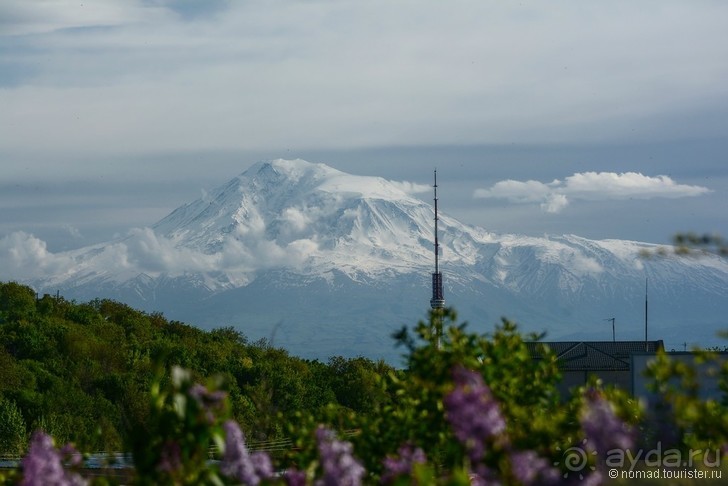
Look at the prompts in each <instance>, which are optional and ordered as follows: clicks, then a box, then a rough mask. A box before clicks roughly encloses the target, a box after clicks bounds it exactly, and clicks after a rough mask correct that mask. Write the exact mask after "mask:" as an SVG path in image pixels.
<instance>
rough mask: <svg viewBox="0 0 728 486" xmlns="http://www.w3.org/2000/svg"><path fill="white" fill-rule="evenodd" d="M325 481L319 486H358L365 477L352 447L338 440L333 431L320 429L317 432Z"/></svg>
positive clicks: (318, 484) (318, 483)
mask: <svg viewBox="0 0 728 486" xmlns="http://www.w3.org/2000/svg"><path fill="white" fill-rule="evenodd" d="M316 441H317V443H318V450H319V456H320V459H321V467H322V468H323V470H324V477H323V479H321V480H319V481H317V482H316V485H317V486H357V485H360V484H361V480H362V477H363V476H364V473H365V470H364V467H363V466H362V465H361V464H360V463H359V462H358V461H357V460H356V459H354V456H353V455H352V445H351V443H349V442H344V441H340V440H337V439H336V434H334V432H332V431H331V430H328V429H325V428H324V427H319V428H318V429H317V430H316Z"/></svg>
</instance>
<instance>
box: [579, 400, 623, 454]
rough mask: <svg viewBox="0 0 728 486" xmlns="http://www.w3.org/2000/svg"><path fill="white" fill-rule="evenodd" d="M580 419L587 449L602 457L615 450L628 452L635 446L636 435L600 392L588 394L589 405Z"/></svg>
mask: <svg viewBox="0 0 728 486" xmlns="http://www.w3.org/2000/svg"><path fill="white" fill-rule="evenodd" d="M586 405H587V406H586V408H585V410H584V412H583V413H582V415H581V417H580V420H579V421H580V423H581V427H582V429H583V430H584V433H585V434H586V437H587V443H586V447H587V448H588V449H589V450H591V451H596V452H597V454H599V455H600V456H601V457H604V456H605V455H606V454H607V452H609V451H610V450H613V449H621V450H622V451H626V450H627V449H630V448H631V447H633V446H634V433H633V431H632V430H631V429H630V427H629V426H628V425H627V424H625V423H624V422H623V421H622V420H620V419H619V417H617V415H616V414H615V413H614V409H613V408H612V404H611V403H609V401H608V400H605V399H604V397H603V396H602V395H601V394H600V393H599V392H598V391H591V392H589V393H588V394H587V403H586Z"/></svg>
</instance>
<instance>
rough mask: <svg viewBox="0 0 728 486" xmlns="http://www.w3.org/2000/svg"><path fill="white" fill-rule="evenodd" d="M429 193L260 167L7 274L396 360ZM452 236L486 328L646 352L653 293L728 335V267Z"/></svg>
mask: <svg viewBox="0 0 728 486" xmlns="http://www.w3.org/2000/svg"><path fill="white" fill-rule="evenodd" d="M430 191H431V188H430V187H429V186H418V185H415V184H411V183H405V182H393V181H387V180H385V179H382V178H378V177H363V176H355V175H350V174H346V173H343V172H341V171H338V170H336V169H333V168H331V167H328V166H326V165H323V164H312V163H309V162H306V161H302V160H274V161H268V162H260V163H257V164H255V165H253V166H252V167H250V168H249V169H248V170H247V171H245V172H244V173H243V174H241V175H239V176H238V177H235V178H234V179H232V180H230V181H229V182H227V183H226V184H224V185H222V186H220V187H218V188H216V189H214V190H212V191H210V192H209V193H207V194H205V195H204V196H203V197H201V198H200V199H198V200H196V201H193V202H191V203H189V204H186V205H184V206H181V207H179V208H178V209H176V210H175V211H173V212H172V213H171V214H170V215H168V216H167V217H165V218H164V219H162V220H161V221H159V222H158V223H156V224H155V225H153V226H152V227H151V228H136V229H132V230H130V231H129V233H128V234H127V235H125V236H124V237H122V238H118V239H116V240H114V241H110V242H108V243H106V244H99V245H95V246H92V247H87V248H81V249H78V250H74V251H69V252H62V253H55V254H54V253H51V252H49V251H48V250H47V249H46V248H45V244H44V243H43V242H42V241H40V240H38V239H37V238H35V237H33V236H32V235H27V234H22V233H16V234H13V235H10V236H8V237H5V238H3V239H1V240H0V263H2V267H3V268H4V269H7V270H6V271H7V273H8V274H10V277H11V278H15V279H18V280H21V281H25V282H28V283H31V284H32V285H34V286H35V287H36V288H37V289H39V290H40V291H49V292H55V290H57V289H60V290H61V291H62V292H63V293H64V294H65V295H66V296H68V297H70V298H77V299H91V298H95V297H111V298H117V299H120V300H124V301H126V302H128V303H130V304H132V305H136V306H139V307H142V308H146V309H148V310H161V311H163V312H165V314H167V315H168V316H170V317H172V318H175V319H180V320H185V321H189V322H192V323H196V324H200V325H203V326H216V325H228V324H233V325H237V326H240V327H241V328H243V330H244V332H246V333H247V334H249V335H250V336H251V337H253V338H258V337H271V335H272V334H274V333H275V332H276V329H279V328H281V329H283V330H284V331H285V332H283V331H282V332H280V333H278V334H277V339H278V341H279V344H282V345H285V346H287V347H289V349H291V350H292V351H295V352H297V353H298V354H302V355H308V356H312V357H325V356H327V355H328V354H345V353H349V354H365V355H369V356H375V355H377V353H381V352H385V351H382V350H383V349H387V351H386V357H387V359H390V360H392V356H393V355H394V354H393V353H396V352H395V351H394V350H392V349H391V341H390V339H389V334H390V333H391V331H392V330H394V329H395V328H397V327H399V326H401V325H402V324H413V323H414V322H415V321H416V320H417V319H420V318H422V317H424V316H425V313H426V310H427V308H428V301H429V285H430V277H429V274H430V272H431V271H432V266H433V218H434V211H433V208H432V206H431V205H430V204H429V203H428V202H424V201H423V200H422V199H420V198H418V197H415V194H418V193H423V197H424V198H425V199H427V200H429V199H430V194H431V193H430ZM439 228H440V243H441V246H442V249H443V255H442V259H441V262H442V270H443V272H444V277H445V293H446V295H445V298H446V300H447V302H448V304H452V305H454V306H455V307H456V308H457V309H459V310H460V313H461V315H462V316H463V317H464V318H466V319H468V320H469V321H471V322H474V323H475V324H476V325H477V326H480V328H481V329H488V328H490V326H492V324H493V323H494V322H497V320H498V319H499V317H500V316H501V315H507V316H509V317H513V318H516V319H517V320H519V321H521V322H523V323H524V324H525V326H526V327H527V328H530V329H533V330H537V331H542V330H548V331H549V332H550V333H551V335H550V337H551V338H558V337H560V336H571V337H573V336H579V335H581V336H584V337H590V338H595V339H598V338H599V336H601V334H600V332H601V331H600V329H599V326H600V323H601V321H602V320H604V319H605V318H611V317H616V318H617V323H618V324H617V328H618V331H619V329H620V328H621V329H622V333H621V336H622V338H625V339H627V338H639V336H640V333H641V332H642V331H641V327H640V326H641V324H640V323H641V322H642V320H643V319H644V317H643V315H642V314H643V309H644V305H643V300H644V287H645V282H646V281H648V282H649V286H650V288H651V289H652V295H653V297H652V298H653V300H654V303H655V305H654V306H653V307H654V308H655V311H654V319H655V322H656V324H655V325H656V326H658V324H657V322H659V323H660V324H659V325H661V326H662V330H663V332H664V333H665V335H672V334H675V335H677V334H679V333H680V329H681V326H683V325H684V324H685V323H690V322H693V323H697V322H700V323H702V324H704V325H703V329H704V330H705V332H706V333H707V332H708V331H710V332H714V331H715V329H717V328H718V327H720V326H723V325H725V315H726V314H727V313H728V299H727V298H726V297H728V290H727V289H728V263H727V262H726V260H725V259H721V258H718V257H705V258H699V259H689V258H653V259H645V258H643V257H641V256H640V251H641V250H644V249H655V246H654V245H650V244H647V243H639V242H631V241H621V240H604V241H593V240H588V239H585V238H580V237H578V236H574V235H565V236H547V237H543V238H534V237H526V236H519V235H496V234H493V233H489V232H487V231H486V230H483V229H481V228H476V227H472V226H467V225H464V224H462V223H460V222H459V221H457V220H455V219H453V218H451V217H448V216H447V215H441V218H440V225H439ZM483 326H485V327H483ZM656 329H657V330H659V329H660V328H659V327H657V328H656ZM670 333H672V334H670ZM607 334H608V333H605V334H604V336H602V337H606V336H607ZM654 337H658V338H659V336H654ZM681 339H682V338H681Z"/></svg>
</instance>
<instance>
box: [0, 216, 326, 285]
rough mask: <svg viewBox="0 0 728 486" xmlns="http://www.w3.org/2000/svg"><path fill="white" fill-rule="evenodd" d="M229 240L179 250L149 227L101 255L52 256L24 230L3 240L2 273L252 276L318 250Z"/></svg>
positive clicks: (28, 276)
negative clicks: (212, 248) (215, 247)
mask: <svg viewBox="0 0 728 486" xmlns="http://www.w3.org/2000/svg"><path fill="white" fill-rule="evenodd" d="M259 236H261V235H257V237H250V238H245V241H242V240H241V239H240V238H239V235H235V234H230V235H227V236H226V237H225V238H224V239H223V240H222V244H221V246H220V249H219V251H217V252H215V253H205V252H203V251H200V250H195V249H191V248H187V247H181V246H175V243H174V241H172V240H170V239H168V238H165V237H164V236H161V235H158V234H156V233H155V232H154V231H153V230H152V229H151V228H134V229H132V230H130V231H129V232H128V233H127V235H126V236H125V237H123V238H120V239H119V240H117V241H115V242H113V243H109V244H106V245H105V246H104V247H103V250H102V251H99V250H97V249H94V248H85V249H81V250H77V251H70V252H59V253H52V252H50V251H49V250H48V248H47V245H46V243H45V241H43V240H41V239H39V238H37V237H35V236H33V235H31V234H28V233H24V232H21V231H18V232H14V233H11V234H10V235H7V236H5V237H3V238H0V268H2V269H3V278H5V279H8V278H10V279H17V280H23V281H33V280H36V279H45V278H48V276H53V277H55V278H59V279H64V278H66V277H70V276H74V277H76V278H78V277H83V276H84V275H87V274H109V275H120V276H124V277H130V276H131V277H133V276H135V275H137V274H140V273H145V274H148V275H152V276H157V275H160V274H167V275H170V276H178V275H182V274H185V273H188V272H192V273H198V272H199V273H215V272H222V273H226V272H232V273H237V274H239V273H254V272H255V271H257V270H265V269H270V268H278V267H284V266H292V267H299V266H300V265H302V264H303V263H304V262H305V261H306V260H307V259H308V258H310V257H311V256H313V255H314V254H315V253H316V252H317V250H318V245H317V243H316V242H315V241H313V240H311V239H305V238H304V239H295V240H293V241H291V242H288V243H287V242H279V241H272V240H266V239H264V238H261V237H259Z"/></svg>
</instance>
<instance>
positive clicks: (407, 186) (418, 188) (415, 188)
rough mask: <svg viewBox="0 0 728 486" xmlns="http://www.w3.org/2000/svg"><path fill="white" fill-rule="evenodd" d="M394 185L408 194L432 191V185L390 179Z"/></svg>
mask: <svg viewBox="0 0 728 486" xmlns="http://www.w3.org/2000/svg"><path fill="white" fill-rule="evenodd" d="M389 182H390V183H391V184H392V185H393V186H394V187H396V188H397V189H399V190H400V191H402V192H404V193H407V194H422V193H425V192H430V191H432V186H429V185H427V184H418V183H416V182H408V181H389Z"/></svg>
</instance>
